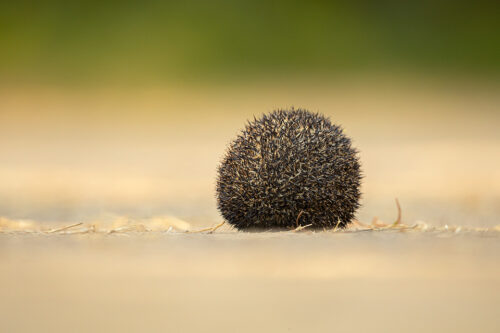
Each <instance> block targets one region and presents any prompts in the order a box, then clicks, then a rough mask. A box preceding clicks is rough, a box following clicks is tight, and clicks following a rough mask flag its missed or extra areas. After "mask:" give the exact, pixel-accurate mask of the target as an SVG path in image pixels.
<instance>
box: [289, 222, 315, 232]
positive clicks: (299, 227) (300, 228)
mask: <svg viewBox="0 0 500 333" xmlns="http://www.w3.org/2000/svg"><path fill="white" fill-rule="evenodd" d="M310 226H312V223H311V224H308V225H304V226H301V225H299V226H298V227H297V228H295V229H293V230H292V232H297V231H300V230H304V229H305V228H309V227H310Z"/></svg>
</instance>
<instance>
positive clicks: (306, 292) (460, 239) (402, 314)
mask: <svg viewBox="0 0 500 333" xmlns="http://www.w3.org/2000/svg"><path fill="white" fill-rule="evenodd" d="M4 222H5V221H4ZM377 223H378V222H377ZM173 225H174V226H175V227H176V228H170V227H169V228H165V229H158V224H147V223H145V224H137V223H130V224H122V225H120V226H114V227H109V228H103V227H96V226H95V225H94V226H91V225H82V224H81V225H70V226H66V227H58V228H52V229H45V230H30V229H29V228H25V227H23V228H22V230H21V229H19V228H18V229H17V230H13V229H10V230H9V229H6V228H4V229H3V231H2V232H1V233H0V262H1V263H2V264H1V265H0V285H1V286H2V288H0V330H1V331H3V332H34V331H36V332H53V331H73V332H89V331H92V332H96V331H97V332H109V331H117V332H121V331H127V332H144V331H147V332H157V331H158V332H159V331H163V332H164V331H167V332H199V331H205V332H235V331H237V332H256V331H269V332H332V331H342V332H351V331H352V332H354V331H356V332H366V331H372V332H396V331H404V332H428V331H441V332H473V331H477V332H498V327H499V325H500V319H499V318H500V293H499V292H498V286H499V285H500V265H499V264H498V263H499V262H500V227H496V228H488V229H486V228H475V229H474V228H460V227H443V228H432V227H430V226H428V225H425V224H418V225H414V226H405V225H381V224H380V223H378V226H374V225H370V226H362V225H355V226H353V227H351V228H350V229H347V230H336V231H327V232H317V233H316V232H309V231H307V228H306V229H303V230H300V231H298V232H294V231H288V232H279V233H271V232H263V233H242V232H236V231H234V230H231V229H230V228H228V227H227V226H226V225H223V226H221V227H220V228H218V229H217V230H215V231H214V232H212V230H204V229H201V232H198V231H200V230H192V231H191V232H186V231H181V230H179V229H177V227H178V226H179V224H178V223H177V224H175V223H174V224H173ZM4 226H5V223H4ZM11 226H12V225H11ZM155 228H156V229H155ZM153 229H154V230H153Z"/></svg>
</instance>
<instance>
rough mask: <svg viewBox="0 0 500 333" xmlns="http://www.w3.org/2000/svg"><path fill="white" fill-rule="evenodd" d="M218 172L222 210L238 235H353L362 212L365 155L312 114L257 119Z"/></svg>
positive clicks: (334, 127) (281, 113)
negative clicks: (336, 231)
mask: <svg viewBox="0 0 500 333" xmlns="http://www.w3.org/2000/svg"><path fill="white" fill-rule="evenodd" d="M217 171H218V176H217V184H216V197H217V208H218V210H219V211H220V213H221V215H222V216H223V217H224V219H225V220H226V221H227V222H228V223H229V224H231V225H232V226H234V227H235V228H236V229H238V230H244V231H258V230H290V229H295V228H297V227H299V226H302V227H305V226H308V228H309V229H320V230H321V229H322V230H325V229H331V228H345V227H346V226H347V225H348V224H349V223H350V221H351V220H352V219H353V218H354V215H355V212H356V210H357V209H358V208H359V206H360V203H359V201H360V197H361V192H360V185H361V179H362V173H361V168H360V161H359V157H358V151H357V150H356V149H355V148H353V147H352V145H351V139H350V138H349V137H347V136H346V135H345V134H344V132H343V129H342V128H341V127H340V126H337V125H335V124H333V123H331V121H330V120H329V119H328V118H327V117H325V116H323V115H321V114H319V113H312V112H310V111H308V110H306V109H301V108H299V109H294V108H291V109H277V110H275V111H273V112H271V113H269V114H265V115H263V116H262V117H260V118H258V119H257V118H255V116H254V119H253V121H248V122H247V124H246V126H245V128H244V130H243V131H242V132H241V133H240V134H239V135H238V136H237V138H236V139H235V140H234V141H232V142H231V144H230V145H229V147H228V149H227V152H226V154H225V156H224V157H223V159H222V161H221V163H220V165H219V167H218V170H217Z"/></svg>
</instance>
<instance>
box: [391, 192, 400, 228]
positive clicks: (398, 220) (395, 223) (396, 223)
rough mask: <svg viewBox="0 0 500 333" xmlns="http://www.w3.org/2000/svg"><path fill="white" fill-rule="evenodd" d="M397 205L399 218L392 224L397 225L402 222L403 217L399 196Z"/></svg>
mask: <svg viewBox="0 0 500 333" xmlns="http://www.w3.org/2000/svg"><path fill="white" fill-rule="evenodd" d="M396 206H397V207H398V218H397V219H396V222H394V223H393V224H392V226H393V227H394V226H397V225H398V224H400V223H401V217H402V214H401V205H400V204H399V200H398V198H396Z"/></svg>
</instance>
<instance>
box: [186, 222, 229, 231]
mask: <svg viewBox="0 0 500 333" xmlns="http://www.w3.org/2000/svg"><path fill="white" fill-rule="evenodd" d="M224 224H226V221H223V222H221V223H219V224H217V225H216V226H214V227H210V228H205V229H200V230H194V231H190V230H187V231H186V233H188V234H197V233H200V232H206V231H208V233H209V234H211V233H213V232H214V231H215V230H217V229H219V228H220V227H222V226H223V225H224Z"/></svg>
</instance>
